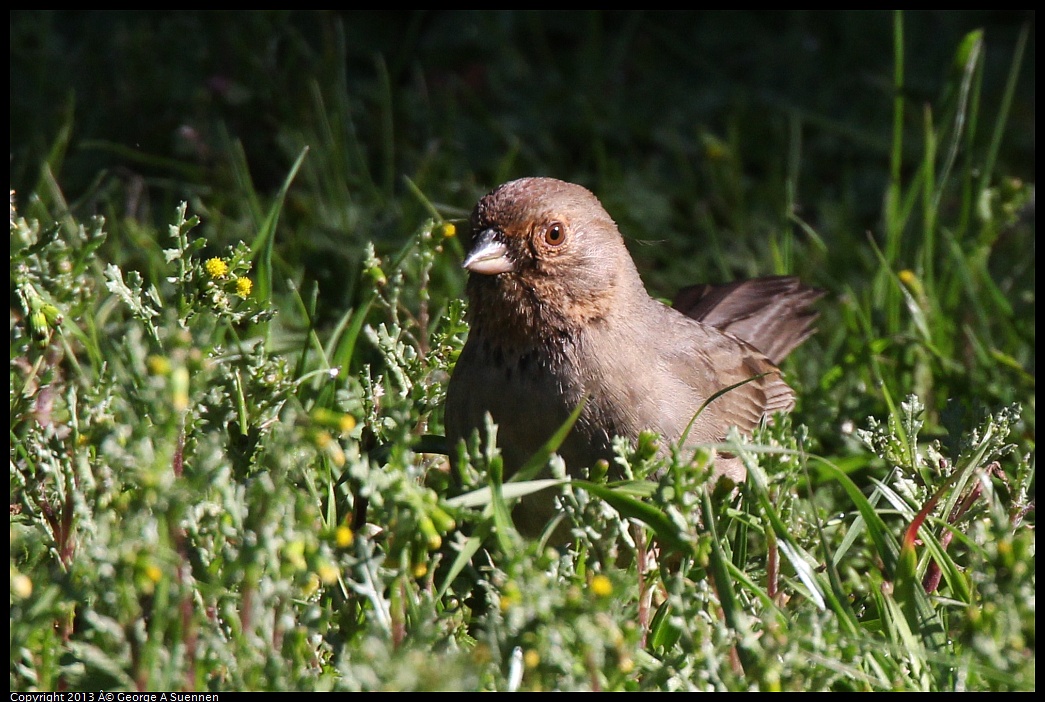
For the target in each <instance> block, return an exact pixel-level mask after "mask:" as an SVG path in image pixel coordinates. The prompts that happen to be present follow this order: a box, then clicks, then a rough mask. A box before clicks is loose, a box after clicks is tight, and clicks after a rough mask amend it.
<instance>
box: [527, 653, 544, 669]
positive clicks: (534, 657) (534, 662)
mask: <svg viewBox="0 0 1045 702" xmlns="http://www.w3.org/2000/svg"><path fill="white" fill-rule="evenodd" d="M540 662H541V654H539V653H537V651H534V650H533V649H532V648H528V649H526V653H524V654H523V664H524V665H525V666H526V667H527V668H529V669H530V670H533V669H534V668H536V667H537V666H538V665H540Z"/></svg>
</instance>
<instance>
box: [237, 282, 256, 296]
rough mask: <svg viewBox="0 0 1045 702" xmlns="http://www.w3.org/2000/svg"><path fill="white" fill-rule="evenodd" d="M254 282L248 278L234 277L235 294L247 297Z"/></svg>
mask: <svg viewBox="0 0 1045 702" xmlns="http://www.w3.org/2000/svg"><path fill="white" fill-rule="evenodd" d="M253 287H254V283H253V282H252V281H251V279H250V278H236V294H237V295H239V296H240V297H248V296H249V295H250V291H251V289H252V288H253Z"/></svg>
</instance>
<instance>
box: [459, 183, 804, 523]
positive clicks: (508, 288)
mask: <svg viewBox="0 0 1045 702" xmlns="http://www.w3.org/2000/svg"><path fill="white" fill-rule="evenodd" d="M471 225H472V233H471V240H470V242H469V251H468V253H467V255H466V257H465V260H464V267H465V268H466V269H467V270H468V271H469V276H468V284H467V296H468V302H469V309H468V315H469V321H470V325H471V329H470V331H469V335H468V341H467V343H466V344H465V346H464V349H463V351H462V352H461V356H460V358H459V359H458V361H457V366H456V368H455V369H454V371H453V376H452V377H451V379H450V386H449V388H448V390H447V397H446V416H445V420H446V432H447V438H448V439H449V440H450V442H451V445H455V444H456V443H457V442H458V441H459V440H460V439H462V438H467V437H468V436H469V435H471V434H472V432H473V431H474V430H476V429H479V430H480V431H481V430H482V428H483V427H484V415H485V414H486V413H487V412H489V413H490V415H491V416H492V417H493V421H494V422H495V423H496V424H497V427H498V428H497V443H498V445H499V446H500V448H501V450H502V453H503V456H504V465H505V477H508V476H510V475H511V474H512V473H513V472H514V471H516V470H518V468H519V467H521V466H522V465H523V464H524V463H525V462H526V461H527V459H528V458H530V456H532V455H533V453H534V452H535V451H536V450H537V449H538V448H539V447H540V446H541V445H542V444H543V443H544V442H545V441H547V440H548V438H549V437H550V436H551V435H552V434H553V433H554V432H555V431H556V430H557V429H558V428H559V427H560V426H561V425H562V424H563V422H564V421H565V420H566V419H567V417H568V416H569V414H570V412H571V411H573V410H574V409H575V408H576V407H577V406H578V405H579V404H580V403H581V401H582V400H583V399H584V398H587V400H586V404H585V405H584V409H583V411H582V413H581V415H580V418H579V419H578V420H577V423H576V424H575V425H574V427H573V430H572V431H571V432H570V434H569V435H568V436H567V437H566V440H565V442H564V443H563V444H562V445H561V446H560V447H559V450H558V453H559V455H560V456H562V458H563V460H564V461H565V462H566V466H567V469H568V472H569V473H570V474H571V475H574V476H576V475H579V474H580V472H579V471H580V470H581V469H583V468H585V467H590V466H591V465H593V464H594V463H595V462H596V461H598V460H599V459H606V460H607V461H609V463H610V465H611V466H612V465H613V463H614V460H613V448H612V438H613V437H614V436H617V435H619V436H624V437H627V438H629V439H632V440H634V439H635V438H637V437H638V435H639V432H641V431H642V430H645V429H650V430H653V431H656V432H658V433H659V434H660V435H661V437H662V438H663V440H664V441H665V442H674V441H677V440H679V439H680V438H681V437H682V435H683V432H684V431H685V430H686V427H687V426H688V425H689V424H690V422H691V420H692V427H691V428H690V430H689V434H688V437H687V444H701V443H715V442H720V441H722V440H723V439H724V438H725V436H726V433H727V430H728V429H729V427H730V426H736V427H738V428H739V429H740V431H741V432H742V433H750V432H751V430H752V429H754V428H755V427H756V426H757V425H758V424H759V422H761V421H762V420H763V419H766V418H768V417H770V416H772V414H773V413H774V412H785V411H788V410H790V409H791V408H792V407H793V406H794V401H795V398H794V392H793V391H792V390H791V388H790V387H789V386H788V385H787V384H786V383H785V382H784V381H783V380H782V379H781V374H780V371H779V370H778V369H777V367H776V365H775V364H777V363H779V362H780V361H781V360H782V359H783V358H784V357H785V356H786V355H787V354H788V353H789V352H790V351H791V350H792V349H793V348H794V347H795V346H797V345H798V344H800V343H801V342H802V341H803V340H804V339H805V338H806V337H808V336H809V335H810V334H811V333H812V332H813V329H812V326H811V325H812V323H813V321H814V320H815V319H816V316H817V314H816V312H814V311H813V310H812V309H810V307H809V305H810V303H812V302H813V301H815V300H816V299H817V298H819V297H820V295H821V294H822V293H821V292H820V291H818V290H814V289H811V288H808V287H805V286H803V285H802V284H801V283H800V282H799V281H798V280H797V279H796V278H791V277H772V278H759V279H755V280H748V281H742V282H736V283H732V284H728V285H722V286H710V285H699V286H693V287H690V288H686V289H685V290H683V291H682V292H681V293H680V294H679V296H678V299H676V301H675V309H672V308H671V307H668V306H666V305H664V304H662V303H660V302H658V301H656V300H654V299H652V298H651V297H650V296H649V295H648V294H647V293H646V289H645V287H644V286H643V284H642V280H641V279H640V278H639V274H638V271H637V270H636V268H635V264H634V263H633V262H632V259H631V256H630V255H629V254H628V250H627V248H625V246H624V241H623V239H622V238H621V235H620V232H618V230H617V225H616V223H614V221H613V220H612V219H611V218H610V216H609V215H608V214H607V213H606V211H605V210H604V209H603V207H602V205H601V203H600V202H599V201H598V199H597V198H596V197H595V196H594V195H593V194H592V193H591V192H589V191H588V190H586V189H585V188H583V187H581V186H579V185H573V184H571V183H564V182H562V181H559V180H554V179H552V178H523V179H520V180H515V181H512V182H510V183H506V184H504V185H502V186H500V187H499V188H497V189H496V190H494V191H493V192H491V193H489V194H488V195H486V196H485V197H483V198H482V199H481V200H480V201H479V203H478V204H477V205H476V207H475V211H474V212H473V213H472V220H471ZM744 381H749V382H746V383H744ZM738 383H743V384H742V385H740V386H739V387H736V388H734V389H732V390H730V391H728V392H726V393H725V394H723V395H721V396H720V397H718V398H716V399H715V400H713V401H712V402H710V404H708V405H707V406H706V407H705V408H704V410H703V411H702V412H700V414H699V415H698V416H697V417H696V419H695V420H694V419H693V418H694V415H695V414H696V413H697V412H698V410H699V409H700V408H701V406H702V405H703V404H704V402H705V401H706V400H708V398H709V397H711V396H712V395H714V394H715V393H716V392H718V391H720V390H722V389H724V388H727V387H729V386H731V385H735V384H738ZM716 473H717V474H718V475H728V476H729V477H731V478H733V479H734V480H737V481H740V480H742V479H743V477H744V469H743V466H742V465H740V462H739V460H736V459H732V460H729V459H726V460H723V459H722V458H721V457H720V458H719V459H718V460H717V462H716ZM531 504H533V503H531ZM524 507H525V503H524ZM523 511H524V512H525V511H526V510H525V509H524V510H523ZM530 511H532V512H540V514H539V515H538V514H533V515H530V517H535V518H536V519H534V518H529V519H528V518H527V515H525V514H523V515H521V518H522V520H523V521H529V522H531V524H530V527H532V528H525V529H524V530H525V531H536V530H539V529H540V528H541V527H542V526H543V525H542V524H541V523H540V522H541V520H546V519H547V518H549V517H550V516H551V512H550V509H548V505H545V508H543V509H540V510H530ZM516 518H517V520H518V519H520V514H519V510H516ZM535 522H536V523H535Z"/></svg>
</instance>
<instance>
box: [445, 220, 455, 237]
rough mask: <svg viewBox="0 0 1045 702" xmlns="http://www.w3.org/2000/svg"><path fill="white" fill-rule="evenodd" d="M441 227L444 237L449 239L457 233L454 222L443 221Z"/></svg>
mask: <svg viewBox="0 0 1045 702" xmlns="http://www.w3.org/2000/svg"><path fill="white" fill-rule="evenodd" d="M441 229H442V233H443V238H444V239H449V238H450V237H452V236H455V235H456V234H457V227H455V226H454V224H453V222H443V223H442V225H441Z"/></svg>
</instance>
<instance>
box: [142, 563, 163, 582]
mask: <svg viewBox="0 0 1045 702" xmlns="http://www.w3.org/2000/svg"><path fill="white" fill-rule="evenodd" d="M145 577H146V578H148V579H149V580H151V581H152V582H154V583H158V582H160V578H162V577H163V571H162V570H160V567H159V566H157V565H155V564H153V563H150V564H149V565H147V566H145Z"/></svg>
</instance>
